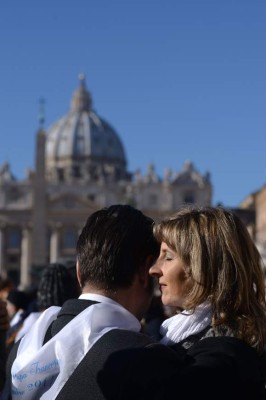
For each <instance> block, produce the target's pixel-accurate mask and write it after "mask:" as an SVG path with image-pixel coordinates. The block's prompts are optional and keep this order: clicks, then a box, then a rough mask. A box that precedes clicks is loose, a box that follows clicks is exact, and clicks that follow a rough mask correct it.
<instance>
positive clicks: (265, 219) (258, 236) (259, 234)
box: [238, 185, 266, 270]
mask: <svg viewBox="0 0 266 400" xmlns="http://www.w3.org/2000/svg"><path fill="white" fill-rule="evenodd" d="M238 210H241V212H245V213H246V215H249V223H248V224H247V227H248V229H249V232H250V234H251V237H252V238H253V240H254V242H255V243H256V246H257V248H258V250H259V251H260V254H261V256H262V258H263V261H264V265H265V270H266V185H264V186H262V187H261V188H260V189H258V190H257V191H256V192H253V193H251V194H250V195H248V196H247V197H246V198H245V199H244V200H243V201H242V202H241V203H240V206H239V209H238Z"/></svg>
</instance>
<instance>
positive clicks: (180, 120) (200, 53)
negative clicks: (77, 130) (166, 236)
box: [0, 0, 266, 207]
mask: <svg viewBox="0 0 266 400" xmlns="http://www.w3.org/2000/svg"><path fill="white" fill-rule="evenodd" d="M0 54H1V64H0V71H1V73H0V110H1V112H0V115H1V118H0V138H1V147H0V164H2V163H3V162H5V161H8V162H9V163H10V164H11V168H12V170H13V172H14V174H15V175H16V176H17V177H18V178H22V177H24V176H25V173H26V170H27V169H28V168H32V167H33V164H34V143H35V142H34V140H35V133H36V130H37V128H38V101H39V99H40V98H41V97H44V98H45V100H46V107H45V108H46V122H45V127H49V126H50V125H51V124H52V123H53V122H55V121H56V120H57V119H58V118H60V117H61V116H62V115H64V114H65V113H66V112H68V110H69V105H70V100H71V97H72V94H73V92H74V90H75V89H76V88H77V87H78V74H79V73H80V72H84V73H85V75H86V82H87V87H88V88H89V90H90V92H91V94H92V97H93V104H94V109H95V110H96V112H97V113H98V114H99V115H100V116H102V117H104V118H105V119H106V120H107V121H108V122H109V123H110V124H111V125H112V126H113V127H114V128H115V129H116V131H117V132H118V134H119V135H120V137H121V139H122V141H123V143H124V146H125V150H126V154H127V158H128V167H129V170H131V171H134V170H136V169H137V168H140V170H141V172H142V173H145V172H146V170H147V166H148V164H149V163H153V164H154V165H155V168H156V171H157V173H158V175H159V176H163V173H164V170H165V168H171V169H172V170H173V171H176V172H177V171H180V170H181V169H182V166H183V164H184V162H185V161H186V160H191V161H192V162H193V163H194V165H195V167H196V168H197V170H198V171H199V172H200V173H205V172H206V171H209V172H210V173H211V180H212V183H213V186H214V193H213V204H214V205H215V204H216V203H217V202H221V203H223V204H224V205H226V206H232V207H234V206H237V205H238V204H239V203H240V202H241V201H242V200H243V199H244V198H245V197H246V196H247V195H249V194H250V193H251V192H253V191H256V190H257V189H259V188H260V187H262V186H263V185H264V184H265V183H266V166H265V165H266V164H265V150H266V134H265V133H266V113H265V108H266V72H265V71H266V2H265V1H264V0H182V1H181V0H164V1H163V0H134V1H133V0H130V1H129V0H95V1H94V0H75V1H59V0H53V1H52V0H46V1H45V2H43V1H42V2H40V1H38V0H35V1H33V0H25V1H23V2H22V1H20V0H11V1H9V2H7V1H5V2H2V4H1V5H0Z"/></svg>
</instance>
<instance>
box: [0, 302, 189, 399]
mask: <svg viewBox="0 0 266 400" xmlns="http://www.w3.org/2000/svg"><path fill="white" fill-rule="evenodd" d="M94 303H95V302H92V301H90V300H79V299H75V300H68V301H67V302H66V303H65V304H64V305H63V307H62V309H61V310H60V312H59V314H58V316H57V318H56V320H55V321H53V322H52V324H51V325H50V327H49V328H48V330H47V332H46V334H45V338H44V343H45V342H47V341H48V340H49V339H50V338H51V337H53V336H54V335H56V334H57V333H58V332H59V331H60V330H61V329H62V328H63V327H64V326H65V325H66V324H67V323H68V322H70V321H71V320H72V319H73V318H74V317H75V316H77V315H78V314H79V313H80V312H82V311H83V310H84V309H85V308H87V307H89V306H90V305H92V304H94ZM149 346H154V350H153V352H152V354H150V353H148V357H147V356H146V352H143V353H142V352H141V351H140V350H141V349H145V348H147V347H149ZM17 348H18V343H16V344H15V346H14V347H13V349H12V350H11V352H10V355H9V359H8V366H7V374H8V377H9V383H8V386H9V387H10V382H11V373H10V372H11V367H12V364H13V362H14V359H15V357H16V353H17ZM128 349H130V350H131V352H130V357H129V356H128V354H127V350H128ZM138 350H139V351H138ZM116 352H118V354H119V357H118V360H116V361H115V368H112V374H109V373H107V374H106V373H105V364H106V363H107V361H108V359H109V356H110V355H112V354H115V353H116ZM124 352H125V353H124ZM120 355H121V357H120ZM179 357H180V360H181V358H182V357H183V351H181V355H180V356H179V354H178V353H177V352H174V351H172V350H170V349H169V348H167V347H165V346H162V345H159V344H157V343H156V342H155V341H154V340H153V339H151V338H150V337H148V336H147V335H143V334H141V333H136V332H130V331H126V330H121V329H114V330H111V331H109V332H107V333H106V334H105V335H103V336H102V337H101V338H100V339H99V340H98V341H97V342H96V344H95V345H94V346H93V347H92V348H91V349H90V350H89V351H88V353H87V354H86V355H85V357H84V358H83V360H82V361H81V362H80V364H79V365H78V366H77V367H76V369H75V370H74V372H73V373H72V375H71V376H70V377H69V379H68V381H67V382H66V384H65V385H64V387H63V388H62V389H61V391H60V393H59V394H58V396H57V397H56V400H70V399H71V400H73V399H75V400H85V399H86V400H87V399H92V400H105V399H109V400H111V399H112V400H119V399H121V400H122V399H128V400H130V399H132V400H133V399H138V400H140V399H143V400H144V399H145V400H148V399H156V398H157V395H159V392H158V387H157V383H158V382H159V380H160V379H161V374H163V376H167V373H169V369H171V370H172V369H173V368H174V367H176V365H180V362H179ZM159 359H162V360H164V361H163V362H162V363H161V368H158V365H157V362H156V361H157V360H159ZM135 365H137V371H135V372H133V374H132V368H134V369H135ZM160 370H161V371H160ZM106 371H108V368H107V369H106ZM135 377H136V379H135ZM132 379H133V381H134V385H133V387H131V382H132ZM128 385H129V386H128ZM126 387H127V389H126ZM128 389H130V390H129V391H128ZM125 392H126V393H127V395H126V397H124V396H125ZM121 396H122V397H121ZM148 396H149V397H148ZM160 398H162V397H161V395H160V396H159V397H158V399H160ZM51 400H53V399H51Z"/></svg>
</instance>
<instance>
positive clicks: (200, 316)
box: [160, 303, 212, 344]
mask: <svg viewBox="0 0 266 400" xmlns="http://www.w3.org/2000/svg"><path fill="white" fill-rule="evenodd" d="M211 319H212V311H211V306H210V305H209V304H208V303H203V304H201V305H199V306H198V307H196V309H195V311H194V313H191V312H189V311H182V312H181V313H179V314H177V315H175V316H173V317H171V318H168V319H166V320H165V321H164V322H163V323H162V325H161V328H160V333H161V335H162V336H163V338H162V339H161V341H160V342H161V343H162V344H173V343H178V342H181V340H183V339H186V338H187V337H188V336H190V335H193V334H196V333H199V332H201V331H202V330H203V329H204V328H206V327H207V326H208V325H210V324H211Z"/></svg>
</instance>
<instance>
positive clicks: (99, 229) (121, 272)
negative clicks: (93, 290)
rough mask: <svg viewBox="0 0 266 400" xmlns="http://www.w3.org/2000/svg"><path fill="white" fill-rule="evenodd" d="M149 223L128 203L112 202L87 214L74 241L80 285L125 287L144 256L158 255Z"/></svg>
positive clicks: (145, 217)
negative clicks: (113, 203) (115, 203)
mask: <svg viewBox="0 0 266 400" xmlns="http://www.w3.org/2000/svg"><path fill="white" fill-rule="evenodd" d="M153 223H154V221H153V220H152V219H151V218H149V217H147V216H145V215H144V214H143V213H142V212H141V211H139V210H137V209H135V208H134V207H132V206H129V205H113V206H110V207H108V208H103V209H101V210H99V211H96V212H95V213H93V214H92V215H90V217H89V218H88V220H87V222H86V225H85V226H84V228H83V230H82V232H81V234H80V236H79V239H78V242H77V256H78V261H79V265H80V280H81V286H82V287H84V286H85V284H86V283H91V284H93V285H95V286H97V287H99V288H100V289H104V290H114V289H117V288H125V287H129V286H130V284H131V283H132V280H133V277H134V275H135V273H136V272H137V271H138V270H139V268H140V267H141V266H142V265H143V263H144V262H145V260H146V258H147V257H148V256H153V257H154V258H156V257H158V254H159V245H158V243H157V242H156V240H155V239H154V237H153V233H152V227H153Z"/></svg>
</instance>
